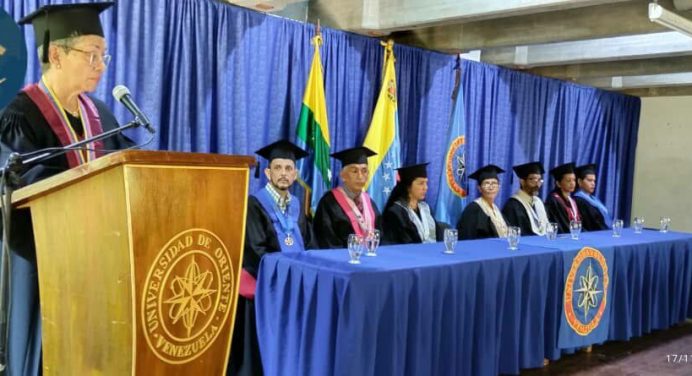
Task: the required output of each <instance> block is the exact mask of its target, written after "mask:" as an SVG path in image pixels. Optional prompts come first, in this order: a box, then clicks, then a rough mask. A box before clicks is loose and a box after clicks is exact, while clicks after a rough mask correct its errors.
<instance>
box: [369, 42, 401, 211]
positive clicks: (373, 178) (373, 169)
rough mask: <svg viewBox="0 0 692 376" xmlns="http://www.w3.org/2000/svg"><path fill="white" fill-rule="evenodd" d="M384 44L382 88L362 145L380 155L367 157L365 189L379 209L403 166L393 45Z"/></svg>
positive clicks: (382, 206) (392, 43)
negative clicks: (396, 171) (367, 176)
mask: <svg viewBox="0 0 692 376" xmlns="http://www.w3.org/2000/svg"><path fill="white" fill-rule="evenodd" d="M382 45H383V46H384V48H385V57H384V75H383V79H382V88H381V89H380V94H379V96H378V98H377V104H376V105H375V111H374V112H373V114H372V120H371V121H370V128H369V129H368V134H367V135H366V136H365V142H364V143H363V146H365V147H367V148H368V149H370V150H372V151H374V152H376V153H377V155H375V156H372V157H370V158H368V169H369V170H370V177H369V180H368V183H367V185H366V189H367V190H368V194H369V195H370V197H371V198H372V199H373V201H375V204H377V206H378V207H379V208H380V210H383V209H384V204H385V203H386V202H387V198H389V193H390V192H391V191H392V188H394V185H395V184H396V175H395V171H394V170H395V169H397V168H399V166H400V165H401V152H400V149H401V148H400V146H399V117H398V115H397V104H396V103H397V90H396V72H395V70H394V42H393V41H391V40H389V41H388V42H387V43H384V42H382Z"/></svg>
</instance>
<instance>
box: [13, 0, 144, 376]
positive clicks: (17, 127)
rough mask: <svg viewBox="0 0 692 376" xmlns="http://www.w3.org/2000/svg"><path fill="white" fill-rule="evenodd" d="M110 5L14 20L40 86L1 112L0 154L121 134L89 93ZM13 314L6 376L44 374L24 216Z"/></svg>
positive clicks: (71, 162) (70, 7)
mask: <svg viewBox="0 0 692 376" xmlns="http://www.w3.org/2000/svg"><path fill="white" fill-rule="evenodd" d="M111 5H113V3H112V2H104V3H90V4H64V5H46V6H44V7H42V8H40V9H38V10H37V11H35V12H33V13H31V14H29V15H28V16H26V17H24V18H23V19H21V20H20V21H19V23H20V24H22V25H24V24H28V23H31V24H32V25H33V27H34V33H35V35H36V47H37V49H38V54H39V59H40V61H41V72H42V76H41V79H40V80H39V81H38V82H37V83H34V84H31V85H28V86H26V87H25V88H24V89H23V90H22V91H21V92H20V93H18V94H17V95H16V97H15V98H14V99H13V100H12V101H11V102H10V103H9V104H8V105H7V107H6V108H5V109H4V110H3V111H2V112H1V113H0V152H1V153H2V159H3V161H4V160H6V159H7V156H8V155H9V153H11V152H18V153H27V152H32V151H35V150H40V149H44V148H55V147H61V146H66V145H69V144H72V143H74V142H77V141H80V140H83V139H86V138H89V137H92V136H94V135H98V134H100V133H102V132H104V131H108V130H110V129H113V128H116V127H118V123H117V121H116V119H115V117H114V116H113V114H112V113H111V111H109V110H108V109H107V107H106V105H105V104H104V103H103V102H101V101H99V100H97V99H95V98H92V97H90V96H88V95H87V94H86V93H89V92H93V91H94V90H95V89H96V86H97V85H98V83H99V80H100V79H101V76H102V75H103V73H104V71H105V70H106V66H107V65H108V63H109V62H110V55H108V54H107V46H106V40H105V38H104V34H103V29H102V27H101V22H100V20H99V14H100V13H101V12H102V11H104V10H105V9H107V8H109V7H110V6H111ZM130 145H131V141H129V140H128V139H127V138H126V137H124V136H121V135H118V136H114V137H111V138H109V139H105V140H103V141H100V142H95V143H93V144H90V145H87V148H88V150H87V149H84V150H73V151H69V152H67V153H65V154H62V155H59V156H57V157H54V158H52V159H50V160H47V161H45V162H43V163H41V164H38V165H33V166H27V168H26V169H25V170H24V171H22V173H21V176H20V178H21V183H20V184H21V185H28V184H31V183H34V182H36V181H39V180H41V179H44V178H46V177H48V176H51V175H55V174H57V173H59V172H62V171H65V170H67V169H69V168H73V167H76V166H79V165H80V164H83V163H86V162H88V161H91V160H93V159H96V158H98V157H99V156H101V155H102V154H103V153H104V152H105V151H106V150H115V149H123V148H126V147H129V146H130ZM11 229H12V234H11V237H10V238H11V240H10V249H11V256H10V267H11V270H10V278H11V281H12V282H11V284H10V286H11V292H10V299H11V304H10V307H11V308H10V312H9V322H10V324H9V335H8V338H9V339H8V345H7V346H8V349H7V351H8V354H7V362H8V364H7V367H8V368H9V369H8V371H9V374H11V375H35V374H39V373H40V368H41V315H40V309H39V296H38V278H37V270H36V256H35V248H34V242H33V233H32V227H31V218H30V215H29V213H28V212H27V211H26V210H18V211H15V212H14V213H13V217H12V226H11Z"/></svg>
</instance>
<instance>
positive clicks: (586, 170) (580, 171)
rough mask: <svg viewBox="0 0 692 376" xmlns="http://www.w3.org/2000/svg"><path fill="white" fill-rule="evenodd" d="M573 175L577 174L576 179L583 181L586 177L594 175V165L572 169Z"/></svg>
mask: <svg viewBox="0 0 692 376" xmlns="http://www.w3.org/2000/svg"><path fill="white" fill-rule="evenodd" d="M574 173H575V174H577V178H579V179H584V178H585V177H586V175H589V174H593V175H596V165H595V164H594V163H589V164H585V165H583V166H579V167H577V168H575V169H574Z"/></svg>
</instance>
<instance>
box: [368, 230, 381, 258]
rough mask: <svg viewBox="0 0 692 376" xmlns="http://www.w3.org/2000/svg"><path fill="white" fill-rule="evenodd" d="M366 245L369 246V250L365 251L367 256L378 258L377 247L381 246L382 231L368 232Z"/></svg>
mask: <svg viewBox="0 0 692 376" xmlns="http://www.w3.org/2000/svg"><path fill="white" fill-rule="evenodd" d="M365 245H366V246H367V250H366V251H365V255H366V256H370V257H374V256H377V247H379V246H380V230H371V231H368V236H367V237H366V238H365Z"/></svg>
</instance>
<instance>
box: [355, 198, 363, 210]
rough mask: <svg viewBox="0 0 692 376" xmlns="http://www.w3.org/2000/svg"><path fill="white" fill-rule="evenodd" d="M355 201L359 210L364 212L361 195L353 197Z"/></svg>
mask: <svg viewBox="0 0 692 376" xmlns="http://www.w3.org/2000/svg"><path fill="white" fill-rule="evenodd" d="M353 202H355V203H356V207H357V208H358V210H359V211H360V212H361V213H362V212H363V200H362V199H361V196H360V195H358V196H356V197H355V198H354V199H353Z"/></svg>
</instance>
